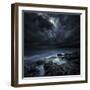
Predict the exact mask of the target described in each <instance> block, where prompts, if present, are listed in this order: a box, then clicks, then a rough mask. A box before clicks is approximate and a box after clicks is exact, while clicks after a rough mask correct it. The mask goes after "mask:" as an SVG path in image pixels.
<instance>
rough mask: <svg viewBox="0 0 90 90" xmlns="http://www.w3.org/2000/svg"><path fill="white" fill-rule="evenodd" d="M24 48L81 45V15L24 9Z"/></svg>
mask: <svg viewBox="0 0 90 90" xmlns="http://www.w3.org/2000/svg"><path fill="white" fill-rule="evenodd" d="M23 21H24V23H23V24H24V50H25V51H27V50H31V49H38V48H39V49H40V48H41V49H42V48H46V49H48V48H72V47H73V48H77V47H80V15H79V14H69V13H53V12H52V13H51V12H32V11H23Z"/></svg>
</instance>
